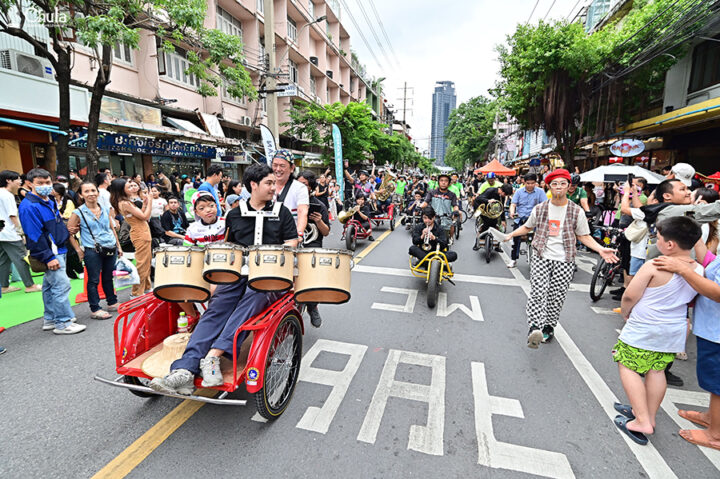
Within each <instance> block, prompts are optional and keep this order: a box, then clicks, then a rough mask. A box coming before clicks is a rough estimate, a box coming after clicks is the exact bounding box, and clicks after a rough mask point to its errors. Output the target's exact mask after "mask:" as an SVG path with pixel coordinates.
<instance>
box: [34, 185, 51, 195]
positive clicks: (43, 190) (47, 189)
mask: <svg viewBox="0 0 720 479" xmlns="http://www.w3.org/2000/svg"><path fill="white" fill-rule="evenodd" d="M35 192H36V193H37V194H38V196H50V193H52V192H53V187H52V185H40V186H36V187H35Z"/></svg>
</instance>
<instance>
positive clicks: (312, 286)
mask: <svg viewBox="0 0 720 479" xmlns="http://www.w3.org/2000/svg"><path fill="white" fill-rule="evenodd" d="M295 255H296V257H297V265H298V276H297V278H295V299H296V300H297V301H298V302H301V303H328V304H342V303H346V302H348V301H349V300H350V269H351V268H352V252H350V251H347V250H341V249H323V248H309V249H301V250H297V252H296V253H295Z"/></svg>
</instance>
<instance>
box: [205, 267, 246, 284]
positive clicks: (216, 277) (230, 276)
mask: <svg viewBox="0 0 720 479" xmlns="http://www.w3.org/2000/svg"><path fill="white" fill-rule="evenodd" d="M203 279H204V280H205V281H207V282H208V283H212V284H230V283H235V282H237V281H240V274H239V273H238V272H237V271H233V270H231V269H223V270H220V269H214V270H212V271H206V272H205V273H203Z"/></svg>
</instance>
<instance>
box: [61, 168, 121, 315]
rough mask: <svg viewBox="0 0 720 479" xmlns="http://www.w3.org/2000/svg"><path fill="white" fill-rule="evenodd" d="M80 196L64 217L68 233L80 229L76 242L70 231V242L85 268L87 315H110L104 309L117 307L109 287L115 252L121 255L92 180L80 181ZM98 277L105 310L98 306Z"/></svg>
mask: <svg viewBox="0 0 720 479" xmlns="http://www.w3.org/2000/svg"><path fill="white" fill-rule="evenodd" d="M79 193H80V198H81V200H82V201H83V202H84V203H83V204H82V205H81V206H80V207H79V208H78V209H76V210H75V211H73V215H72V217H71V218H70V220H69V221H68V230H70V232H71V233H77V232H78V231H79V232H80V243H81V244H82V248H81V245H80V244H78V242H77V240H76V239H75V236H74V234H73V235H72V236H70V243H71V244H72V247H73V248H74V249H75V251H76V252H77V255H78V257H79V258H80V260H84V261H85V268H86V269H87V297H88V303H90V311H91V314H90V317H91V318H93V319H110V317H111V314H110V313H108V311H117V310H118V304H117V303H118V300H117V296H116V294H115V289H114V287H113V271H114V270H115V263H116V262H117V255H118V254H120V255H122V250H120V248H118V245H119V244H120V242H119V241H118V238H117V234H116V233H115V229H114V228H113V227H112V226H111V219H110V210H109V209H108V208H104V207H103V206H101V205H100V204H99V203H98V190H97V187H96V186H95V184H94V183H90V182H85V183H82V184H81V185H80V192H79ZM101 281H102V289H103V292H104V293H105V301H106V302H107V309H108V311H104V310H103V309H101V308H100V294H99V293H98V284H99V283H100V282H101Z"/></svg>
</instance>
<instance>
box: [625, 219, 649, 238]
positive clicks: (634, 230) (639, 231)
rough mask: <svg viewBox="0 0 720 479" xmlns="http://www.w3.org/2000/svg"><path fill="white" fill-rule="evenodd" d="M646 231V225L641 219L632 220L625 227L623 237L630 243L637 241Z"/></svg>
mask: <svg viewBox="0 0 720 479" xmlns="http://www.w3.org/2000/svg"><path fill="white" fill-rule="evenodd" d="M647 232H648V225H647V223H646V222H645V221H643V220H633V222H632V223H630V225H629V226H628V227H627V228H625V238H626V239H627V240H628V241H630V242H631V243H638V242H639V241H641V240H642V239H643V238H644V237H645V235H646V234H647Z"/></svg>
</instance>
